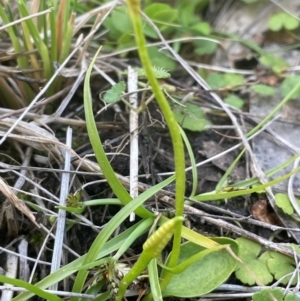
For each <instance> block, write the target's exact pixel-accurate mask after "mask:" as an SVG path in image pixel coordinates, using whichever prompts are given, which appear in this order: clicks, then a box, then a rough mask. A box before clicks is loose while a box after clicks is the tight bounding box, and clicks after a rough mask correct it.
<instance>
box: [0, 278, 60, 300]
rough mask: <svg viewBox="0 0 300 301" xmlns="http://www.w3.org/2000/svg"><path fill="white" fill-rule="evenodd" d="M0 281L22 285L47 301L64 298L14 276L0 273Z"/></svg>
mask: <svg viewBox="0 0 300 301" xmlns="http://www.w3.org/2000/svg"><path fill="white" fill-rule="evenodd" d="M0 282H3V283H8V284H11V285H14V286H17V287H23V288H25V289H27V290H28V291H29V292H31V293H33V294H34V295H36V296H39V297H41V298H43V299H44V300H49V301H63V300H64V299H61V298H59V297H58V296H55V295H54V294H51V293H48V292H45V291H43V290H42V289H40V288H39V287H38V286H36V285H33V284H30V283H28V282H26V281H23V280H20V279H15V278H8V277H5V276H2V275H0Z"/></svg>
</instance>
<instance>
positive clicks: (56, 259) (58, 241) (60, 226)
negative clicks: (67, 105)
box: [51, 128, 72, 290]
mask: <svg viewBox="0 0 300 301" xmlns="http://www.w3.org/2000/svg"><path fill="white" fill-rule="evenodd" d="M66 140H67V141H66V145H67V146H68V147H71V145H72V129H71V128H68V129H67V139H66ZM64 153H65V167H64V170H65V171H66V172H65V173H63V174H62V177H61V188H60V200H59V205H60V206H66V199H67V197H68V194H69V182H70V173H69V171H70V165H71V163H70V160H71V153H70V152H69V151H68V150H65V152H64ZM65 223H66V211H65V210H62V209H59V210H58V217H57V226H56V234H55V240H54V248H53V254H52V264H51V274H52V273H54V272H55V271H57V270H58V269H59V268H60V263H61V258H62V250H63V240H64V234H65ZM57 287H58V284H57V283H55V284H54V285H52V286H51V289H53V290H57Z"/></svg>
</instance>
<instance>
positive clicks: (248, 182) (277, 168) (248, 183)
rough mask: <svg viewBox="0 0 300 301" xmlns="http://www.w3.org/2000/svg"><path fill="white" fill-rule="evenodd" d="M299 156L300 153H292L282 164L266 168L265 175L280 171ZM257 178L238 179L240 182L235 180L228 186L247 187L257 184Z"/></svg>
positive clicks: (268, 175)
mask: <svg viewBox="0 0 300 301" xmlns="http://www.w3.org/2000/svg"><path fill="white" fill-rule="evenodd" d="M299 157H300V154H296V155H294V156H293V157H291V158H290V159H288V160H286V161H285V162H283V163H282V164H280V165H278V166H275V167H274V168H272V169H270V170H268V171H266V172H265V174H266V176H267V177H271V176H273V175H274V174H276V173H278V172H280V171H281V170H283V169H284V168H285V167H287V166H289V165H291V164H292V163H293V162H294V161H295V160H296V159H297V158H299ZM259 183H260V182H259V179H258V178H257V177H253V178H251V179H248V180H244V181H240V182H237V183H234V184H232V185H229V186H230V187H236V188H238V187H248V186H251V185H255V184H259Z"/></svg>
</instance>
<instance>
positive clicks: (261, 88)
mask: <svg viewBox="0 0 300 301" xmlns="http://www.w3.org/2000/svg"><path fill="white" fill-rule="evenodd" d="M250 89H251V90H252V91H254V92H255V93H257V94H260V95H274V94H275V92H276V91H275V89H274V88H273V87H270V86H267V85H262V84H257V85H253V86H251V87H250Z"/></svg>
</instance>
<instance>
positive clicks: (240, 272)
mask: <svg viewBox="0 0 300 301" xmlns="http://www.w3.org/2000/svg"><path fill="white" fill-rule="evenodd" d="M236 241H237V243H238V245H239V257H240V259H241V260H242V261H243V263H244V264H245V265H246V266H247V269H246V268H245V266H244V265H242V264H238V266H237V268H236V272H235V276H236V277H237V278H238V279H239V280H240V281H241V282H243V283H244V284H248V285H254V284H255V282H256V279H259V281H260V283H262V284H264V285H266V284H268V283H270V282H271V281H272V280H273V276H272V275H271V273H270V272H269V270H268V267H267V263H266V257H265V256H261V257H260V258H258V255H259V253H260V251H261V245H260V244H258V243H255V242H253V241H251V240H249V239H246V238H243V237H241V238H238V239H237V240H236ZM249 270H250V271H251V273H249ZM252 274H254V275H255V277H256V279H255V277H253V275H252Z"/></svg>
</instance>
